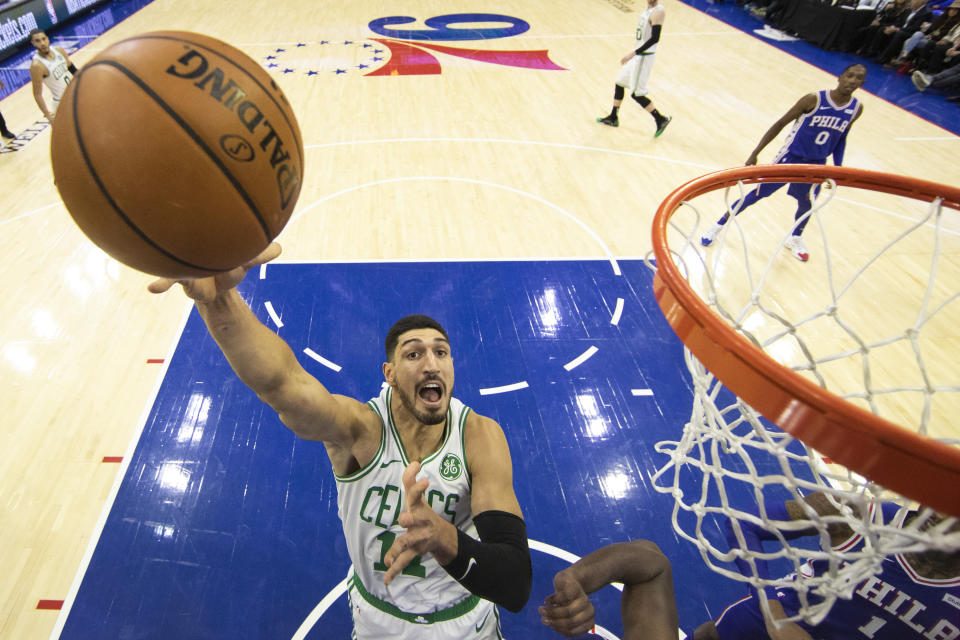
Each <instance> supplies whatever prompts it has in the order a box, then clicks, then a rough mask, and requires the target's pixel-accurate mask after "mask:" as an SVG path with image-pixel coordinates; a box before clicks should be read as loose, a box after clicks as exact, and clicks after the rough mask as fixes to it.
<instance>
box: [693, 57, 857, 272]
mask: <svg viewBox="0 0 960 640" xmlns="http://www.w3.org/2000/svg"><path fill="white" fill-rule="evenodd" d="M866 77H867V68H866V67H864V66H863V65H862V64H853V65H850V66H849V67H847V68H846V69H844V71H843V73H842V74H840V77H839V79H838V82H837V88H836V89H832V90H830V91H827V90H823V91H819V92H817V93H808V94H807V95H805V96H803V97H802V98H800V99H799V100H798V101H797V103H796V104H795V105H793V107H791V108H790V110H789V111H787V112H786V113H785V114H784V115H783V117H782V118H780V119H779V120H777V121H776V122H775V123H774V124H773V126H772V127H770V129H769V130H768V131H767V132H766V133H765V134H763V138H761V139H760V143H759V144H757V147H756V148H755V149H754V150H753V152H751V153H750V156H749V157H748V158H747V161H746V162H745V163H744V164H746V165H748V166H749V165H754V164H757V155H758V154H759V153H760V152H761V151H762V150H763V148H764V147H766V146H767V145H768V144H770V142H771V141H772V140H773V139H774V138H776V137H777V136H778V135H779V134H780V132H781V131H782V130H783V128H784V127H785V126H787V124H789V123H790V122H793V123H794V125H793V129H791V130H790V134H789V135H788V136H787V141H786V143H785V144H784V145H783V148H782V149H780V152H779V153H778V154H777V157H776V158H775V159H774V164H826V163H827V158H828V157H830V156H833V164H835V165H837V166H840V165H841V164H843V152H844V149H845V148H846V144H847V134H848V133H850V127H851V126H853V123H854V122H855V121H856V120H857V118H859V117H860V116H861V115H862V114H863V105H862V104H861V103H860V101H859V100H857V99H856V98H854V97H853V92H854V91H856V90H857V89H859V88H860V87H861V86H862V85H863V82H864V80H866ZM783 185H784V183H782V182H780V183H777V182H767V183H763V184H759V185H757V186H756V187H755V188H754V189H753V190H752V191H750V193H748V194H747V195H745V196H744V197H743V198H742V199H741V200H738V201H737V202H735V203H734V204H733V205H732V206H731V211H733V213H734V215H737V214H739V213H740V212H741V211H743V210H744V209H746V208H747V207H749V206H750V205H752V204H753V203H754V202H756V201H757V200H760V199H761V198H766V197H767V196H769V195H770V194H772V193H773V192H775V191H777V190H778V189H780V188H781V187H782V186H783ZM819 190H820V187H819V186H817V187H814V188H813V189H812V193H811V188H810V185H808V184H805V183H799V182H796V183H792V184H791V185H790V187H789V188H788V189H787V193H789V194H790V195H791V196H793V197H794V198H796V200H797V212H796V214H794V228H793V234H792V235H791V236H790V239H789V240H788V241H787V243H786V247H787V248H788V249H790V250H791V252H792V253H793V255H794V257H796V258H797V259H798V260H801V261H803V262H806V261H807V260H808V259H809V258H810V252H809V251H808V250H807V247H806V245H805V244H804V242H803V240H802V239H801V237H800V235H801V234H802V233H803V228H804V227H805V226H806V224H807V220H809V217H804V216H805V215H806V214H807V212H808V211H810V208H811V207H812V206H813V202H812V199H813V198H815V197H816V195H817V193H819ZM729 215H730V214H729V213H725V214H724V215H723V217H721V218H720V219H719V220H718V221H717V222H716V223H715V224H714V225H713V226H711V227H710V228H709V229H707V231H706V233H704V235H703V237H702V238H701V239H700V242H701V244H703V246H705V247H706V246H710V244H712V243H713V241H714V239H715V238H716V237H717V234H719V233H720V230H721V229H722V228H723V225H724V224H726V223H727V220H728V218H729Z"/></svg>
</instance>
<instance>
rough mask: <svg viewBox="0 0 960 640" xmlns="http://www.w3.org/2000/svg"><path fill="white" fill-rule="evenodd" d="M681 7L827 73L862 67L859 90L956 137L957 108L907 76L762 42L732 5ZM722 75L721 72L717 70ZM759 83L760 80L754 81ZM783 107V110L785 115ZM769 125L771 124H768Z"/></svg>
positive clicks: (753, 24)
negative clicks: (863, 74)
mask: <svg viewBox="0 0 960 640" xmlns="http://www.w3.org/2000/svg"><path fill="white" fill-rule="evenodd" d="M680 2H683V3H684V4H686V5H688V6H691V7H693V8H694V9H697V10H698V11H702V12H704V13H706V14H708V15H710V16H713V17H714V18H717V19H718V20H721V21H722V22H725V23H727V24H728V25H730V26H731V27H734V28H736V29H739V30H740V31H743V32H744V33H747V34H750V35H752V36H754V37H756V38H759V39H760V40H762V41H763V42H766V43H767V44H769V45H770V46H773V47H776V48H778V49H780V50H782V51H785V52H787V53H789V54H791V55H793V56H796V57H797V58H800V59H801V60H804V61H806V62H808V63H810V64H812V65H813V66H815V67H819V68H820V69H823V70H824V71H827V72H829V73H832V74H835V75H840V73H842V72H843V70H844V69H845V68H846V67H847V66H849V65H851V64H855V63H856V64H862V65H864V66H865V67H866V68H867V81H866V83H865V84H864V85H863V89H862V90H866V91H869V92H870V93H872V94H874V95H875V96H877V97H879V98H883V99H884V100H886V101H887V102H891V103H893V104H895V105H897V106H898V107H900V108H902V109H904V110H906V111H909V112H910V113H913V114H916V115H918V116H920V117H921V118H924V119H925V120H928V121H930V122H932V123H934V124H936V125H938V126H940V127H943V128H944V129H946V130H947V131H949V132H951V133H953V134H955V135H960V107H958V106H957V105H955V104H952V103H950V102H947V101H946V96H945V95H943V94H940V93H937V92H934V91H927V92H924V93H921V92H919V91H917V88H916V87H914V86H913V82H911V81H910V76H909V75H904V74H899V73H897V72H896V71H895V70H892V69H885V68H884V67H883V66H882V65H879V64H876V63H875V62H873V61H872V60H870V59H868V58H862V57H860V56H856V55H854V54H852V53H841V52H838V51H824V50H823V49H821V48H819V47H817V46H815V45H813V44H810V43H809V42H804V41H803V40H797V41H794V42H781V41H778V40H772V39H770V38H764V37H762V36H760V35H757V34H756V33H754V31H755V30H760V29H763V27H764V25H765V24H766V23H765V22H764V21H763V20H762V19H760V18H757V17H755V16H753V15H752V14H751V13H750V12H749V11H747V10H746V9H744V8H743V7H738V6H737V5H736V4H734V3H733V2H723V3H719V4H715V3H712V2H709V1H708V0H680ZM717 72H718V73H723V72H724V70H720V69H718V70H717ZM758 80H760V79H758ZM832 88H833V85H831V86H824V87H811V91H815V90H817V89H832ZM799 97H800V96H799V95H798V96H796V97H794V98H790V97H786V98H784V99H785V100H787V102H786V103H785V105H789V104H793V103H792V102H790V100H796V99H797V98H799ZM786 109H787V107H786V106H785V107H784V111H786ZM771 124H772V123H771ZM903 135H905V136H909V135H910V132H908V131H904V132H903Z"/></svg>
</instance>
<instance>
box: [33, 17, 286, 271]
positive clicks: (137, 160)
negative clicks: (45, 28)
mask: <svg viewBox="0 0 960 640" xmlns="http://www.w3.org/2000/svg"><path fill="white" fill-rule="evenodd" d="M51 156H52V162H53V173H54V178H55V180H56V183H57V188H58V189H59V191H60V195H61V197H62V198H63V202H64V204H65V205H66V207H67V209H68V211H69V212H70V215H71V216H72V217H73V219H74V221H76V223H77V225H78V226H79V227H80V229H81V230H82V231H83V232H84V233H85V234H86V235H87V236H88V237H89V238H90V239H91V240H92V241H93V242H94V243H96V244H97V246H99V247H100V248H102V249H103V250H104V251H106V252H107V253H109V254H110V255H112V256H113V257H114V258H116V259H117V260H119V261H120V262H123V263H124V264H127V265H129V266H131V267H133V268H135V269H139V270H140V271H144V272H146V273H150V274H154V275H159V276H165V277H170V278H190V277H199V276H207V275H211V274H214V273H217V272H220V271H226V270H229V269H232V268H233V267H236V266H239V265H241V264H243V263H244V262H247V261H248V260H250V259H252V258H254V257H255V256H256V255H257V254H259V253H260V252H261V251H263V249H264V248H266V246H267V245H268V244H270V242H271V241H272V240H273V239H274V238H275V237H276V236H277V235H278V234H279V233H280V231H281V230H282V229H283V226H284V225H285V224H286V223H287V220H289V219H290V214H291V213H293V208H294V206H295V205H296V202H297V197H298V196H299V194H300V185H301V183H302V182H303V142H302V139H301V137H300V128H299V127H298V126H297V121H296V118H295V116H294V114H293V110H292V109H291V108H290V105H289V103H288V102H287V99H286V97H285V96H284V95H283V92H282V91H281V90H280V89H279V87H277V85H276V83H274V81H273V80H272V79H271V78H270V76H269V74H267V72H266V71H265V70H264V69H263V68H262V67H261V66H260V65H259V64H257V63H256V62H255V61H254V60H252V59H251V58H250V57H248V56H247V55H246V54H244V53H242V52H240V51H239V50H237V49H235V48H233V47H231V46H230V45H228V44H226V43H223V42H221V41H219V40H216V39H214V38H210V37H208V36H204V35H200V34H196V33H188V32H181V31H156V32H151V33H144V34H141V35H138V36H135V37H133V38H128V39H126V40H122V41H120V42H118V43H116V44H114V45H112V46H110V47H109V48H107V49H106V50H104V51H103V52H102V53H100V54H99V55H98V56H96V57H95V58H94V59H93V60H91V61H90V62H88V63H87V64H85V65H83V67H82V68H81V69H80V70H79V72H78V73H77V75H76V77H75V78H74V79H73V81H72V82H71V83H70V85H69V86H68V87H67V90H66V92H64V95H63V99H62V100H61V102H60V106H59V107H58V108H57V113H56V117H55V119H54V125H53V139H52V146H51Z"/></svg>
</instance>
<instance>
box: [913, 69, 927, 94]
mask: <svg viewBox="0 0 960 640" xmlns="http://www.w3.org/2000/svg"><path fill="white" fill-rule="evenodd" d="M910 80H912V81H913V85H914V86H915V87H916V88H917V89H919V90H920V91H923V90H924V89H926V88H927V87H929V86H930V83H931V82H933V76H931V75H930V74H928V73H924V72H922V71H914V72H913V73H911V74H910Z"/></svg>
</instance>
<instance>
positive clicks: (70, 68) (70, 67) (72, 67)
mask: <svg viewBox="0 0 960 640" xmlns="http://www.w3.org/2000/svg"><path fill="white" fill-rule="evenodd" d="M67 71H69V72H70V73H72V74H74V75H76V74H77V67H76V65H74V64H73V63H72V62H71V63H70V64H69V65H67Z"/></svg>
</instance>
